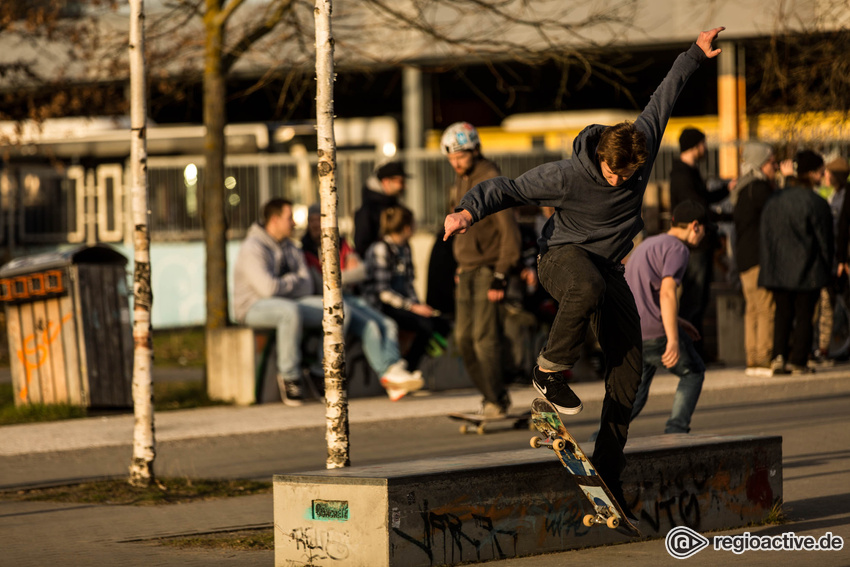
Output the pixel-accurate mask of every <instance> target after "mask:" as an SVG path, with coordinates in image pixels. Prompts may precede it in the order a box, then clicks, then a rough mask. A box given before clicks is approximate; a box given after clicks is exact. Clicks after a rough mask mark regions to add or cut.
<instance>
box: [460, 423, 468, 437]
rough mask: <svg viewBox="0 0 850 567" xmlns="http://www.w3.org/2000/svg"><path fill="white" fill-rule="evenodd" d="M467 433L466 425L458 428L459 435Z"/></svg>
mask: <svg viewBox="0 0 850 567" xmlns="http://www.w3.org/2000/svg"><path fill="white" fill-rule="evenodd" d="M467 431H469V428H468V427H467V426H466V425H461V426H460V432H461V433H463V434H464V435H465V434H466V432H467Z"/></svg>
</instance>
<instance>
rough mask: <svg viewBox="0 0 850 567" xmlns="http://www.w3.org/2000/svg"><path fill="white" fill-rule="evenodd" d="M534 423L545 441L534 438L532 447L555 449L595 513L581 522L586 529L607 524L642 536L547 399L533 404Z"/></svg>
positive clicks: (627, 532)
mask: <svg viewBox="0 0 850 567" xmlns="http://www.w3.org/2000/svg"><path fill="white" fill-rule="evenodd" d="M531 423H532V425H533V426H534V427H535V428H536V429H537V430H538V431H540V432H541V433H542V434H543V435H545V436H546V439H545V440H544V439H541V438H540V437H539V436H534V437H532V438H531V446H532V447H534V448H535V449H539V448H540V447H548V448H549V449H552V450H553V451H554V452H555V454H556V455H558V459H559V460H560V461H561V464H563V465H564V468H566V469H567V470H568V471H569V473H570V474H571V475H572V477H573V479H574V480H575V482H576V484H577V485H578V487H579V489H581V491H582V493H583V494H584V495H585V496H586V497H587V500H588V502H590V505H591V506H593V514H586V515H585V516H584V518H582V523H583V524H584V525H585V526H587V527H591V526H593V525H596V524H604V525H606V526H608V527H609V528H611V529H617V531H619V532H621V533H624V534H626V535H630V536H633V537H640V535H641V533H640V531H639V530H638V529H637V528H636V527H635V526H634V525H633V524H632V523H631V522H629V519H628V518H626V515H625V514H624V513H623V510H622V508H620V505H619V504H618V503H617V501H616V500H615V499H614V497H613V496H612V495H611V491H610V490H608V487H607V486H605V482H604V481H603V480H602V477H601V476H599V474H598V473H597V472H596V469H595V468H594V467H593V464H592V463H591V462H590V459H588V458H587V455H585V454H584V451H582V450H581V447H579V444H578V443H577V442H576V440H575V439H574V438H573V436H572V435H570V433H569V432H568V431H567V428H566V427H564V423H563V422H562V421H561V416H560V415H558V410H556V409H555V407H554V406H553V405H552V404H551V403H549V402H548V401H547V400H545V399H544V398H535V400H534V401H533V402H531Z"/></svg>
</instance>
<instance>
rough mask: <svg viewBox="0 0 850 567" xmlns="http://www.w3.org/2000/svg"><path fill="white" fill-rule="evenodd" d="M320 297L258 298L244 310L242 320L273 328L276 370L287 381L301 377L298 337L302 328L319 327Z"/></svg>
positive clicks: (299, 338) (299, 337)
mask: <svg viewBox="0 0 850 567" xmlns="http://www.w3.org/2000/svg"><path fill="white" fill-rule="evenodd" d="M323 312H324V310H323V308H322V298H321V296H318V295H307V296H304V297H300V298H298V299H289V298H286V297H267V298H265V299H259V300H257V301H256V302H254V304H253V305H251V307H249V308H248V311H247V313H245V324H246V325H248V326H249V327H251V328H254V329H274V330H275V339H276V341H277V372H278V374H280V376H281V377H282V378H283V379H284V380H285V381H287V382H294V381H296V380H299V379H300V378H301V337H302V336H303V334H304V331H305V330H306V331H312V330H319V329H321V328H322V315H323Z"/></svg>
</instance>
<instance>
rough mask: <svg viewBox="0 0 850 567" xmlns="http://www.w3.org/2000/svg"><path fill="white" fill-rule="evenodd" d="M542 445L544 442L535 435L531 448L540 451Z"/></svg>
mask: <svg viewBox="0 0 850 567" xmlns="http://www.w3.org/2000/svg"><path fill="white" fill-rule="evenodd" d="M541 443H543V440H542V439H540V437H537V436H536V435H535V436H534V437H532V438H531V446H532V447H533V448H535V449H539V448H540V447H541Z"/></svg>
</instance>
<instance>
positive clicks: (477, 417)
mask: <svg viewBox="0 0 850 567" xmlns="http://www.w3.org/2000/svg"><path fill="white" fill-rule="evenodd" d="M448 417H449V418H450V419H454V420H456V421H463V422H464V423H463V424H462V425H461V426H460V432H461V433H472V432H475V433H478V434H479V435H484V434H485V433H487V431H494V430H496V429H525V428H527V427H529V422H530V420H531V412H525V413H509V414H507V415H504V416H500V417H484V416H483V415H481V414H477V413H450V414H448Z"/></svg>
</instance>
